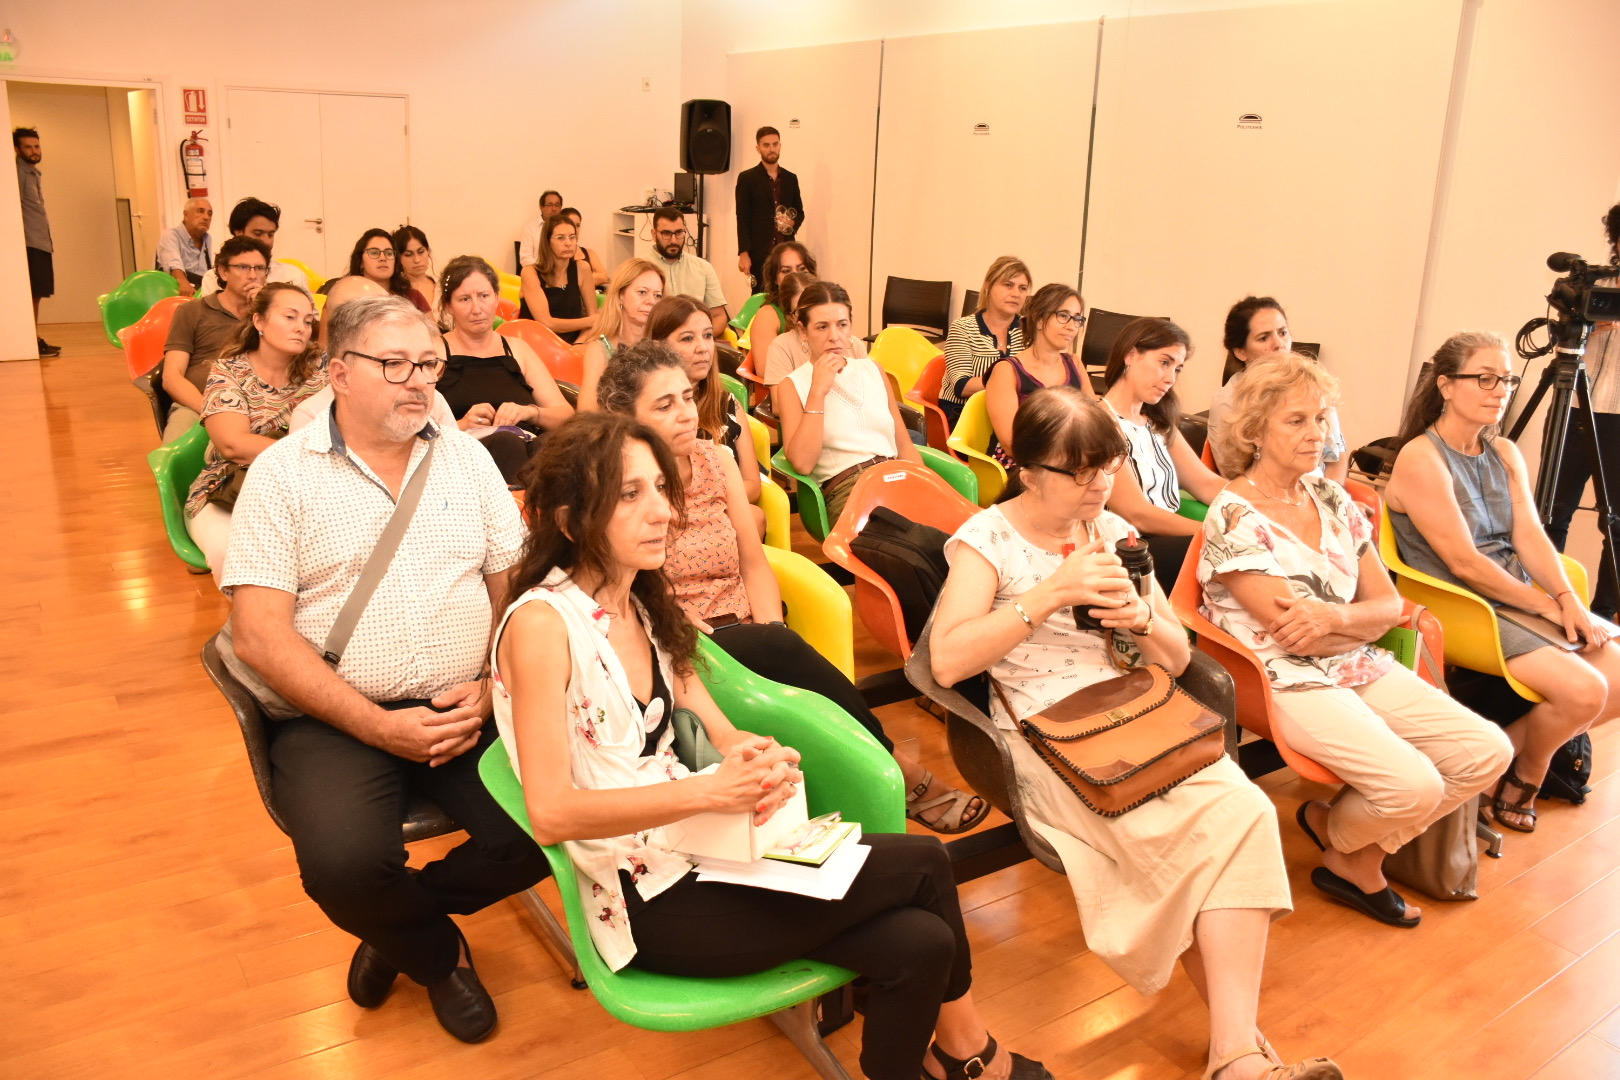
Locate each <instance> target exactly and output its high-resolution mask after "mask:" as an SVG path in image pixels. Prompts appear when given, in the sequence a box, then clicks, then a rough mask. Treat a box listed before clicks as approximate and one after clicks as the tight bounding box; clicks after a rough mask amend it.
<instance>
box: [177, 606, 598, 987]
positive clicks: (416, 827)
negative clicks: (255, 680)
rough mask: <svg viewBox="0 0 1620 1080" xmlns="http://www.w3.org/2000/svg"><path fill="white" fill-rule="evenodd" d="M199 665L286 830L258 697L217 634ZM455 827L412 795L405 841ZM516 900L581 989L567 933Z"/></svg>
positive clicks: (531, 894) (529, 896)
mask: <svg viewBox="0 0 1620 1080" xmlns="http://www.w3.org/2000/svg"><path fill="white" fill-rule="evenodd" d="M202 665H203V670H204V671H206V672H208V677H209V678H210V679H212V680H213V681H214V685H215V686H216V687H218V689H219V692H220V694H221V695H223V696H224V698H225V701H226V703H227V704H228V705H230V707H231V712H233V713H235V714H236V723H237V726H238V727H240V728H241V729H242V741H243V742H244V743H246V744H247V754H248V765H249V766H250V767H251V768H252V769H253V782H254V783H255V784H257V785H258V787H259V798H260V800H261V801H263V803H264V809H265V812H266V813H268V814H269V815H270V820H271V821H273V822H275V825H276V828H278V829H280V830H281V831H282V832H284V833H285V832H286V831H287V822H286V821H285V820H284V819H283V818H282V816H281V814H280V813H279V812H278V811H277V810H276V803H275V797H274V796H275V793H274V789H273V788H272V787H271V783H270V738H269V735H268V733H267V729H266V724H265V714H264V709H263V708H261V707H260V705H259V700H258V699H257V698H255V697H254V696H253V694H252V693H251V692H250V691H249V690H248V688H247V687H245V686H243V685H242V683H241V681H240V680H238V679H237V677H236V676H235V675H232V674H231V671H230V669H229V668H227V667H226V666H225V661H224V659H223V658H222V657H221V656H220V655H219V646H218V645H217V644H216V638H209V639H208V641H207V643H206V644H204V645H203V648H202ZM459 828H461V826H459V825H457V824H456V823H455V822H454V821H453V820H451V818H450V816H449V815H448V814H446V813H445V812H444V811H443V810H441V809H439V807H438V806H437V805H435V804H434V803H432V802H431V801H429V800H427V799H424V798H422V797H421V796H419V795H412V796H411V800H410V803H409V804H408V805H407V806H406V809H405V823H404V826H403V829H402V832H403V834H404V835H403V839H404V841H405V843H407V844H412V843H415V842H416V841H418V840H429V839H432V838H433V837H435V836H443V835H444V834H445V833H451V832H455V831H456V830H458V829H459ZM518 898H519V899H520V900H522V901H523V906H524V907H525V908H527V909H528V911H529V914H530V915H531V916H533V918H534V921H535V922H536V923H537V924H538V925H539V928H540V931H541V935H542V938H543V940H545V941H547V942H549V943H550V945H551V947H552V948H553V949H554V950H555V951H556V953H557V955H558V956H559V957H561V958H562V960H563V966H564V967H565V968H566V969H567V970H568V971H569V974H570V981H571V982H572V983H573V985H574V988H575V989H576V990H583V989H584V988H585V978H584V976H583V975H581V974H580V970H579V962H578V961H577V960H576V959H575V958H574V946H573V944H572V943H571V942H570V941H569V938H568V933H567V931H565V930H564V929H563V928H562V926H561V924H559V923H558V922H557V918H556V916H555V915H553V914H552V913H551V909H550V908H548V907H546V905H545V903H544V902H542V901H541V899H540V897H539V895H538V894H537V893H536V892H535V891H534V890H533V889H525V890H524V891H523V892H522V893H520V894H519V897H518Z"/></svg>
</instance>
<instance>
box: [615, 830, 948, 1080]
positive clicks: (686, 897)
mask: <svg viewBox="0 0 1620 1080" xmlns="http://www.w3.org/2000/svg"><path fill="white" fill-rule="evenodd" d="M861 842H862V843H864V844H866V845H867V846H869V847H870V848H871V849H872V854H871V855H869V856H868V857H867V860H866V865H865V866H863V867H862V868H861V872H860V874H859V876H857V877H856V878H855V881H854V883H853V884H852V885H850V887H849V892H848V893H846V894H845V896H844V898H843V899H842V900H816V899H812V898H811V897H808V896H799V895H797V894H795V893H784V892H773V891H771V890H768V889H755V888H749V887H747V886H743V885H723V884H720V883H718V882H702V881H698V880H697V878H696V876H695V875H688V876H686V877H684V878H682V879H681V880H680V881H679V882H677V883H676V884H674V885H673V886H671V887H670V888H668V889H666V890H665V891H664V892H663V893H661V894H660V895H658V896H657V897H654V898H653V899H652V900H651V901H648V902H647V903H645V904H643V903H641V901H640V899H639V897H637V896H636V895H635V890H634V889H632V890H630V891H629V893H628V894H627V899H628V903H629V906H630V930H631V933H632V934H633V935H634V936H635V940H636V956H635V959H634V960H633V961H631V963H632V964H633V965H634V966H636V967H639V968H644V969H646V970H648V971H658V972H663V973H664V974H668V975H694V976H707V977H714V976H723V975H747V974H751V973H753V972H757V971H765V970H767V969H769V968H772V967H775V966H776V965H778V964H783V963H786V962H788V961H789V960H795V959H799V958H800V957H804V958H808V959H811V960H820V961H822V962H824V963H828V964H837V965H839V966H841V967H846V968H849V969H850V970H852V971H856V972H859V973H860V974H861V975H863V976H865V977H866V979H867V980H868V985H869V991H868V995H867V999H866V1029H865V1034H864V1037H863V1039H862V1044H861V1070H862V1071H863V1072H864V1073H865V1074H866V1075H867V1076H868V1077H870V1078H871V1080H916V1078H917V1076H918V1075H919V1071H918V1070H919V1069H920V1068H921V1067H922V1059H923V1053H924V1051H926V1050H927V1049H928V1040H929V1038H930V1037H931V1036H932V1034H933V1031H934V1026H935V1024H936V1023H938V1020H939V1006H940V1003H941V1002H946V1001H955V1000H956V999H957V998H960V997H961V996H962V995H963V994H965V993H967V992H968V990H969V989H971V987H972V983H973V961H972V953H971V951H970V949H969V947H968V940H967V932H966V930H965V929H963V926H962V909H961V906H960V905H959V903H958V901H957V897H956V879H955V878H954V877H952V876H951V860H950V856H949V855H947V854H946V852H945V848H944V846H943V845H941V844H940V842H939V841H938V840H936V839H934V838H933V837H931V836H907V835H904V834H879V835H872V836H865V837H862V840H861Z"/></svg>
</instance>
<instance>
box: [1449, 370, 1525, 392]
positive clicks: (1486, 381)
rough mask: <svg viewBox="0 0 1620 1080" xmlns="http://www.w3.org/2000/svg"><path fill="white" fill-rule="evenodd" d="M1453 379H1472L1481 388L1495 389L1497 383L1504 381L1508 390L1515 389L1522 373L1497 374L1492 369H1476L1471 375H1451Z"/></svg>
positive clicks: (1520, 380)
mask: <svg viewBox="0 0 1620 1080" xmlns="http://www.w3.org/2000/svg"><path fill="white" fill-rule="evenodd" d="M1449 377H1450V378H1453V379H1473V380H1474V381H1475V382H1477V383H1479V388H1480V389H1481V390H1495V389H1496V386H1497V384H1498V383H1505V384H1506V385H1507V388H1508V389H1509V390H1517V389H1518V388H1519V384H1520V383H1522V382H1524V376H1523V375H1498V374H1496V373H1495V372H1494V371H1477V372H1474V373H1473V374H1471V375H1452V376H1449Z"/></svg>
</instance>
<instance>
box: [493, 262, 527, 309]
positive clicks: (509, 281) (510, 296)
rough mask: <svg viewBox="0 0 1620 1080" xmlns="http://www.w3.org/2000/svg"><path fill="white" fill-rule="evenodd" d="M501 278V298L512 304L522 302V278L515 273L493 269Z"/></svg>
mask: <svg viewBox="0 0 1620 1080" xmlns="http://www.w3.org/2000/svg"><path fill="white" fill-rule="evenodd" d="M495 273H496V275H497V276H498V277H499V278H500V279H501V299H502V300H509V301H511V302H512V303H514V304H520V303H522V302H523V279H522V278H520V277H518V276H517V275H516V274H508V273H507V272H506V271H504V270H497V271H495Z"/></svg>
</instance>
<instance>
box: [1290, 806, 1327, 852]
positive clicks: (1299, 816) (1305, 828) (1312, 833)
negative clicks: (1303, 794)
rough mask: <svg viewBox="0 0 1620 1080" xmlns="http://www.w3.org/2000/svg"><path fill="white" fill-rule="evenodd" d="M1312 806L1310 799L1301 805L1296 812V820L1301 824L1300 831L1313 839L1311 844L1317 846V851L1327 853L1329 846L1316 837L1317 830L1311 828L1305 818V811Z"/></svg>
mask: <svg viewBox="0 0 1620 1080" xmlns="http://www.w3.org/2000/svg"><path fill="white" fill-rule="evenodd" d="M1310 805H1311V800H1310V799H1306V800H1305V801H1304V802H1302V803H1300V804H1299V809H1298V810H1297V811H1295V812H1294V820H1295V821H1297V822H1299V828H1300V831H1301V832H1303V833H1304V834H1305V835H1306V836H1308V837H1310V838H1311V843H1313V844H1315V845H1316V847H1317V850H1319V851H1326V850H1327V845H1326V844H1324V843H1322V838H1321V837H1320V836H1317V835H1316V830H1315V829H1313V828H1311V823H1310V822H1309V821H1308V820H1307V819H1306V817H1305V810H1306V808H1307V807H1309V806H1310Z"/></svg>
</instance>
